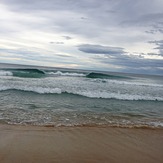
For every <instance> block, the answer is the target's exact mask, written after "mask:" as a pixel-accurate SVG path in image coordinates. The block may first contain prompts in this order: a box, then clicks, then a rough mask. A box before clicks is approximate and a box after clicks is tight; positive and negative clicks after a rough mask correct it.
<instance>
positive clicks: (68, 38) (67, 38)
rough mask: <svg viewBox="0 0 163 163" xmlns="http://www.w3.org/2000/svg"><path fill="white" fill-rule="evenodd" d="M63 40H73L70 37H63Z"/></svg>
mask: <svg viewBox="0 0 163 163" xmlns="http://www.w3.org/2000/svg"><path fill="white" fill-rule="evenodd" d="M62 37H63V38H65V39H66V40H71V39H72V37H70V36H62Z"/></svg>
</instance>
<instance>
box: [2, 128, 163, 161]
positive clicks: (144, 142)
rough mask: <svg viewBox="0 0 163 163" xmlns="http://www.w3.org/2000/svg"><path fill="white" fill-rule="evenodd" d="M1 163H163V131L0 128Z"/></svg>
mask: <svg viewBox="0 0 163 163" xmlns="http://www.w3.org/2000/svg"><path fill="white" fill-rule="evenodd" d="M0 162H1V163H11V162H12V163H36V162H39V163H45V162H46V163H53V162H61V163H62V162H63V163H64V162H70V163H73V162H82V163H83V162H89V163H91V162H92V163H96V162H97V163H98V162H101V163H104V162H106V163H108V162H111V163H112V162H113V163H114V162H116V163H117V162H121V163H122V162H125V163H126V162H129V163H130V162H132V163H133V162H139V163H141V162H142V163H146V162H147V163H159V162H160V163H161V162H163V130H161V129H127V128H111V127H60V128H53V127H33V126H32V127H31V126H12V125H11V126H10V125H0Z"/></svg>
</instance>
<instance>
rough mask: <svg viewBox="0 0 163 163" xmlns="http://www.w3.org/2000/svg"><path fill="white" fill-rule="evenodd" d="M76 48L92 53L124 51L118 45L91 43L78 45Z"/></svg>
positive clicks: (121, 52) (113, 53) (117, 52)
mask: <svg viewBox="0 0 163 163" xmlns="http://www.w3.org/2000/svg"><path fill="white" fill-rule="evenodd" d="M78 50H80V51H82V52H85V53H92V54H110V55H117V54H123V53H124V51H123V48H120V47H110V46H101V45H91V44H83V45H79V46H78Z"/></svg>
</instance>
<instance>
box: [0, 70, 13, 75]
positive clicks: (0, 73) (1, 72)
mask: <svg viewBox="0 0 163 163" xmlns="http://www.w3.org/2000/svg"><path fill="white" fill-rule="evenodd" d="M0 76H13V73H12V72H10V71H4V70H0Z"/></svg>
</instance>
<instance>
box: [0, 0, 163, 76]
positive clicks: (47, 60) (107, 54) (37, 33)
mask: <svg viewBox="0 0 163 163" xmlns="http://www.w3.org/2000/svg"><path fill="white" fill-rule="evenodd" d="M0 62H5V63H16V64H27V65H41V66H54V67H65V68H77V69H92V70H105V71H117V72H133V73H147V74H149V73H152V74H162V75H163V0H0Z"/></svg>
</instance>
